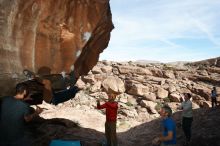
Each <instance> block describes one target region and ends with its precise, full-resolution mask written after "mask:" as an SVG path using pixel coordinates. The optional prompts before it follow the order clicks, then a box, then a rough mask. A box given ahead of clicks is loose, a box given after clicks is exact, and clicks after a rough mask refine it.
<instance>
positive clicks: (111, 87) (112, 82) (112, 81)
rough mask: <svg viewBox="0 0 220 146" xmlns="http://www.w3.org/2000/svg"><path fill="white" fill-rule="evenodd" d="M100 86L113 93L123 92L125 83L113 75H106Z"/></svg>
mask: <svg viewBox="0 0 220 146" xmlns="http://www.w3.org/2000/svg"><path fill="white" fill-rule="evenodd" d="M102 86H103V88H104V90H105V91H106V92H109V93H111V92H114V93H124V92H125V85H124V82H123V81H122V80H121V79H120V78H118V77H114V76H109V77H107V78H106V79H105V80H104V81H103V82H102Z"/></svg>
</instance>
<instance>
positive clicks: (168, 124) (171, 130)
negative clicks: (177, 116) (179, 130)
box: [152, 105, 176, 146]
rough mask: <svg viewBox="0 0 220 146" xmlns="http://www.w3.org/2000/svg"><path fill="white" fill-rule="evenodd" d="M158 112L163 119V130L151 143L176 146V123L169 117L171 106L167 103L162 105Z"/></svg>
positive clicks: (161, 145)
mask: <svg viewBox="0 0 220 146" xmlns="http://www.w3.org/2000/svg"><path fill="white" fill-rule="evenodd" d="M159 113H160V116H161V117H162V119H163V121H162V127H163V131H162V133H161V134H160V136H159V137H156V138H155V139H153V141H152V144H153V145H160V146H176V124H175V122H174V121H173V119H172V118H171V115H172V110H171V108H170V107H169V106H168V105H164V106H163V107H162V108H161V110H160V112H159Z"/></svg>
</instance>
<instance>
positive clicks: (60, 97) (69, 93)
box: [51, 86, 79, 105]
mask: <svg viewBox="0 0 220 146" xmlns="http://www.w3.org/2000/svg"><path fill="white" fill-rule="evenodd" d="M78 91H79V89H78V87H76V86H74V87H72V88H70V89H64V90H61V91H58V92H54V93H53V98H52V101H51V103H52V104H54V105H57V104H59V103H62V102H65V101H67V100H69V99H71V98H73V97H74V96H75V94H76V93H77V92H78Z"/></svg>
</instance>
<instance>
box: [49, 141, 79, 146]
mask: <svg viewBox="0 0 220 146" xmlns="http://www.w3.org/2000/svg"><path fill="white" fill-rule="evenodd" d="M50 146H82V145H81V144H80V141H67V140H52V141H51V143H50Z"/></svg>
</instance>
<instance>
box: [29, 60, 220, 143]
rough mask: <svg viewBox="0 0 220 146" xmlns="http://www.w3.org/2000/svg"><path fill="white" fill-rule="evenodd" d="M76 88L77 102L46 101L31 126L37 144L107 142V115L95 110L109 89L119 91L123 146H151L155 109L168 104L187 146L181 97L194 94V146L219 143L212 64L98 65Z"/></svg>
mask: <svg viewBox="0 0 220 146" xmlns="http://www.w3.org/2000/svg"><path fill="white" fill-rule="evenodd" d="M76 85H77V86H78V87H79V88H80V89H81V90H80V91H79V92H78V93H77V94H76V96H75V98H73V99H71V100H69V101H67V102H65V103H62V104H59V105H57V106H54V105H50V104H47V103H43V104H42V105H39V106H41V107H44V108H45V109H46V110H44V112H43V113H42V114H41V115H40V116H41V118H43V119H38V122H35V124H32V125H31V126H32V127H33V128H32V129H33V130H34V133H35V134H34V137H35V138H34V139H33V145H48V144H49V142H50V140H51V139H71V140H81V141H82V142H83V143H84V145H88V146H96V145H97V146H98V145H100V142H101V141H103V140H104V122H105V113H104V111H100V110H97V109H96V108H95V107H96V100H97V99H101V100H102V101H105V100H106V99H107V95H106V93H105V92H103V89H105V90H114V91H117V92H121V94H120V95H118V97H117V99H116V100H117V101H118V102H119V105H120V108H119V111H118V122H117V133H118V139H119V146H134V145H138V146H147V145H150V144H151V140H152V139H153V138H154V137H155V136H157V135H158V133H159V131H160V120H161V119H160V118H159V114H158V112H157V109H158V108H159V107H160V106H161V105H162V104H164V103H167V104H169V105H170V106H171V107H172V109H173V112H174V113H175V114H174V119H175V121H176V122H177V127H178V129H177V133H178V134H177V139H178V145H181V144H182V143H183V139H184V138H183V134H182V130H181V126H180V119H181V118H180V117H181V116H180V114H181V112H180V111H177V106H178V105H179V104H180V103H181V102H182V100H183V99H182V97H183V96H182V95H183V93H191V94H192V101H193V108H194V121H193V128H192V129H193V138H192V143H191V145H193V146H196V145H199V146H218V145H220V132H219V131H218V129H220V124H219V121H220V109H219V108H218V107H217V108H213V109H212V108H210V105H211V104H210V92H211V89H212V87H213V86H216V87H217V91H218V92H219V93H220V65H219V63H218V60H217V62H216V61H211V62H210V61H208V63H207V62H206V63H204V62H203V63H201V62H198V63H188V64H185V63H176V64H161V63H152V64H151V63H146V64H145V63H143V62H141V63H137V62H125V63H117V62H107V61H103V62H98V64H97V65H96V66H95V67H94V68H93V69H92V70H91V71H90V72H89V74H88V75H87V76H82V77H81V78H79V80H78V81H77V83H76Z"/></svg>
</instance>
